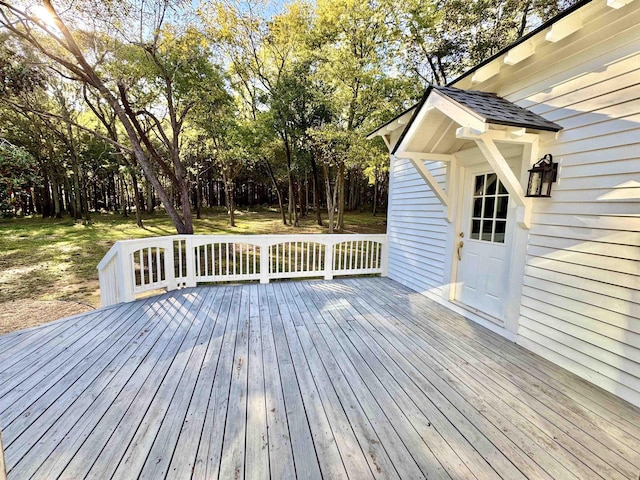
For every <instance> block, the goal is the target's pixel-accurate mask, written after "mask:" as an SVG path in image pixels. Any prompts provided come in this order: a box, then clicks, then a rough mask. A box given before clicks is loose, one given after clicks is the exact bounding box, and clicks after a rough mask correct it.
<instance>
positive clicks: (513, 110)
mask: <svg viewBox="0 0 640 480" xmlns="http://www.w3.org/2000/svg"><path fill="white" fill-rule="evenodd" d="M433 90H437V91H438V92H440V93H441V94H442V95H444V96H446V97H449V98H450V99H452V100H453V101H455V102H457V103H459V104H461V105H463V106H465V107H467V108H468V109H469V110H472V111H473V112H475V113H476V114H477V115H479V116H481V117H482V118H484V119H485V120H486V122H487V123H493V124H497V125H508V126H511V127H525V128H531V129H534V130H547V131H551V132H557V131H559V130H562V127H561V126H560V125H558V124H557V123H553V122H550V121H548V120H545V119H544V118H542V117H541V116H540V115H537V114H535V113H533V112H530V111H529V110H527V109H526V108H522V107H519V106H518V105H516V104H515V103H512V102H510V101H509V100H505V99H504V98H502V97H499V96H497V95H496V94H495V93H487V92H478V91H476V90H461V89H459V88H453V87H438V86H435V85H431V86H429V87H428V88H427V90H426V91H425V92H424V95H423V96H422V99H421V100H420V102H419V103H418V105H416V109H415V110H414V112H413V115H412V116H411V119H410V120H409V123H407V126H406V127H405V129H404V130H403V132H402V134H401V135H400V138H399V139H398V142H397V143H396V146H395V147H394V148H393V150H392V151H391V153H396V151H397V150H398V148H399V147H400V144H401V143H402V141H403V140H404V137H405V136H406V135H407V132H408V131H409V129H410V128H411V125H413V122H414V120H415V119H416V117H417V115H418V113H419V112H420V110H421V109H422V107H423V105H424V104H425V103H426V101H427V99H428V98H429V95H430V94H431V92H432V91H433Z"/></svg>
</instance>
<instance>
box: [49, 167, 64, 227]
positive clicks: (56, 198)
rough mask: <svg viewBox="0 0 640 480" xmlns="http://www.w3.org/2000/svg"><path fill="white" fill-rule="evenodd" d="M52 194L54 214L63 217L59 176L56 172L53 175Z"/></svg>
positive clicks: (56, 216)
mask: <svg viewBox="0 0 640 480" xmlns="http://www.w3.org/2000/svg"><path fill="white" fill-rule="evenodd" d="M51 194H52V196H53V216H54V217H55V218H62V209H61V208H60V186H59V185H58V178H57V176H56V173H55V172H53V174H52V175H51Z"/></svg>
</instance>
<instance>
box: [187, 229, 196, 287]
mask: <svg viewBox="0 0 640 480" xmlns="http://www.w3.org/2000/svg"><path fill="white" fill-rule="evenodd" d="M184 239H185V242H184V248H185V250H186V252H185V253H186V260H187V272H186V273H187V276H186V278H185V286H187V287H195V286H196V255H195V252H194V245H193V243H194V242H193V235H185V237H184Z"/></svg>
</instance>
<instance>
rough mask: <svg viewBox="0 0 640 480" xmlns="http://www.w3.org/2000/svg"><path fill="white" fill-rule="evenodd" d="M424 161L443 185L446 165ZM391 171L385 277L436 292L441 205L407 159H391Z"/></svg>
mask: <svg viewBox="0 0 640 480" xmlns="http://www.w3.org/2000/svg"><path fill="white" fill-rule="evenodd" d="M426 165H427V167H428V168H429V170H430V171H431V173H432V174H433V175H434V177H435V178H436V180H437V181H438V182H440V184H441V185H443V186H444V182H445V176H446V167H445V166H444V165H443V164H442V163H439V162H427V164H426ZM391 175H392V179H391V182H392V187H391V200H390V204H391V211H390V214H389V216H388V226H387V233H388V235H389V245H390V248H389V277H390V278H392V279H393V280H396V281H397V282H399V283H401V284H403V285H406V286H407V287H409V288H412V289H414V290H416V291H418V292H431V293H433V294H435V295H437V296H440V295H441V292H442V282H443V268H444V252H445V242H446V221H445V219H444V210H443V207H442V205H441V204H440V202H439V201H438V199H437V198H436V197H435V196H434V195H433V193H431V190H430V189H429V188H428V187H427V185H426V184H425V182H424V180H423V179H422V178H421V177H420V176H419V175H418V173H417V171H416V169H415V168H414V167H413V165H412V164H411V162H409V161H408V160H404V159H397V160H395V163H394V165H393V168H392V172H391Z"/></svg>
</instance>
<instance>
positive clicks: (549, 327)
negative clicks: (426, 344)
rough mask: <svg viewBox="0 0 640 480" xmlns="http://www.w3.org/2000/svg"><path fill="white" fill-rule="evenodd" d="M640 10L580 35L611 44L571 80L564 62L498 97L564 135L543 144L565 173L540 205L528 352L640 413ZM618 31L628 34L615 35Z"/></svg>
mask: <svg viewBox="0 0 640 480" xmlns="http://www.w3.org/2000/svg"><path fill="white" fill-rule="evenodd" d="M636 3H637V2H636ZM630 7H631V6H630ZM639 12H640V10H639V9H638V8H635V15H632V17H633V19H632V18H625V19H623V20H619V21H613V20H612V19H613V18H615V17H618V16H619V13H620V12H617V11H614V10H608V11H607V13H606V15H605V17H606V16H608V17H609V21H607V18H602V19H599V20H598V21H597V24H598V25H599V26H600V27H601V29H598V28H594V29H593V30H592V29H591V28H585V29H582V30H581V31H580V34H581V36H583V37H585V38H583V39H581V41H580V44H581V46H583V47H587V48H588V47H589V45H590V44H591V42H594V43H595V42H596V40H595V39H596V38H607V37H609V38H608V41H606V42H603V43H601V44H600V45H598V47H597V48H593V49H589V50H586V51H580V52H576V54H574V55H572V56H570V57H569V59H567V60H563V63H562V67H563V68H564V69H565V71H563V72H557V71H556V69H557V67H558V65H552V66H550V67H549V68H544V69H542V70H543V72H544V75H545V76H544V77H542V76H541V75H540V74H539V73H536V74H534V75H531V76H530V77H529V78H528V82H526V83H528V85H525V84H523V83H521V84H519V85H514V86H513V87H515V88H513V87H511V88H502V89H500V91H498V94H500V95H503V96H505V98H507V99H509V100H511V101H513V102H515V103H518V104H519V105H522V106H526V107H527V108H529V109H530V110H532V111H533V112H535V113H538V114H540V115H543V116H544V117H545V118H547V119H548V120H551V121H554V122H556V123H559V124H560V125H562V126H563V127H564V130H562V132H561V133H560V134H559V135H558V138H557V139H556V140H555V141H553V142H549V143H548V144H547V145H544V144H543V145H541V153H547V152H550V153H552V154H553V155H554V159H556V161H559V162H560V164H561V167H560V174H559V181H558V183H557V184H556V185H554V191H553V197H552V199H551V200H550V201H548V200H546V201H545V200H544V199H540V200H535V201H534V208H533V218H532V227H531V230H530V236H529V245H528V248H527V258H526V267H525V276H524V284H523V285H524V286H523V292H522V307H521V311H520V314H521V315H520V319H519V325H520V328H519V331H518V343H520V344H521V345H523V346H525V347H527V348H529V349H530V350H532V351H534V352H536V353H538V354H540V355H541V356H543V357H546V358H548V359H549V360H552V361H554V362H556V363H558V364H559V365H561V366H563V367H564V368H567V369H568V370H570V371H572V372H574V373H576V374H578V375H580V376H582V377H584V378H586V379H588V380H590V381H591V382H593V383H595V384H597V385H600V386H602V387H603V388H605V389H607V390H609V391H611V392H613V393H615V394H617V395H619V396H620V397H622V398H624V399H626V400H628V401H630V402H633V403H635V404H640V318H639V317H640V290H639V288H640V123H639V122H640V101H639V100H638V98H639V97H640V88H639V86H638V84H639V83H640V34H639V33H638V24H640V15H639V14H638V13H639ZM611 32H619V33H618V34H617V35H615V36H613V37H611ZM576 35H578V33H576ZM577 40H578V39H577ZM596 64H599V65H600V67H599V68H598V67H596ZM594 67H596V68H594ZM594 70H595V71H594ZM591 71H593V73H584V72H591ZM580 72H582V73H580ZM541 77H542V78H541ZM549 85H553V87H552V88H549Z"/></svg>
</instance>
